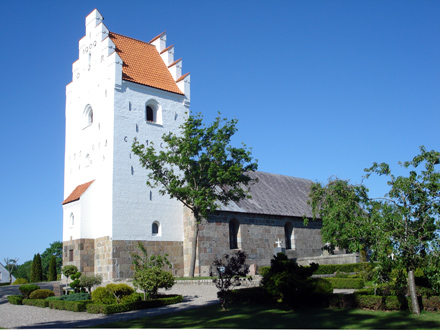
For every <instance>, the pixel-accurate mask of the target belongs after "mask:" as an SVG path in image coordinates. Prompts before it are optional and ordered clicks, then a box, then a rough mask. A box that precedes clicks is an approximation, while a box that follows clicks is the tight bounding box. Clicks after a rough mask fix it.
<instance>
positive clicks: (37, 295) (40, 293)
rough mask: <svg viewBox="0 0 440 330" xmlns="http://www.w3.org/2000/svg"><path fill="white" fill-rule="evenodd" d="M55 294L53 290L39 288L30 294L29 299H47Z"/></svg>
mask: <svg viewBox="0 0 440 330" xmlns="http://www.w3.org/2000/svg"><path fill="white" fill-rule="evenodd" d="M54 295H55V294H54V293H53V291H52V290H49V289H38V290H35V291H32V293H31V294H30V295H29V299H46V298H48V297H53V296H54Z"/></svg>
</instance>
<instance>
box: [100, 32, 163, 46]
mask: <svg viewBox="0 0 440 330" xmlns="http://www.w3.org/2000/svg"><path fill="white" fill-rule="evenodd" d="M108 34H109V35H110V34H114V35H117V36H119V37H124V38H127V39H131V40H134V41H137V42H141V43H143V44H146V45H148V46H151V47H154V46H153V45H150V43H148V42H146V41H142V40H139V39H136V38H132V37H127V36H125V35H123V34H120V33H116V32H112V31H109V32H108Z"/></svg>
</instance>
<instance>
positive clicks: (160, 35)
mask: <svg viewBox="0 0 440 330" xmlns="http://www.w3.org/2000/svg"><path fill="white" fill-rule="evenodd" d="M165 33H167V30H165V31H163V32H162V33H161V34H159V35H158V36H156V37H154V38H153V39H151V40H150V42H149V44H151V43H152V42H153V41H154V40H156V39H158V38H160V37H162V36H163V35H164V34H165Z"/></svg>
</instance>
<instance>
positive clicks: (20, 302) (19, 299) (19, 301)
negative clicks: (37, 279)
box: [7, 295, 23, 305]
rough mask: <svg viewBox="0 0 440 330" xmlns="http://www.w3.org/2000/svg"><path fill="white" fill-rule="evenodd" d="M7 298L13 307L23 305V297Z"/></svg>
mask: <svg viewBox="0 0 440 330" xmlns="http://www.w3.org/2000/svg"><path fill="white" fill-rule="evenodd" d="M7 298H8V301H9V302H10V303H11V304H12V305H23V296H21V295H14V296H8V297H7Z"/></svg>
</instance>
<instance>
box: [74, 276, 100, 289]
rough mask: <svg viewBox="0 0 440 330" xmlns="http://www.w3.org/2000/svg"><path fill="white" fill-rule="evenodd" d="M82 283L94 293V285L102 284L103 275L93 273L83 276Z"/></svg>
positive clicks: (82, 285)
mask: <svg viewBox="0 0 440 330" xmlns="http://www.w3.org/2000/svg"><path fill="white" fill-rule="evenodd" d="M79 280H80V285H81V287H83V288H87V290H88V291H89V293H92V287H93V286H95V285H100V284H101V283H102V276H101V275H92V276H84V275H83V276H81V278H80V279H79Z"/></svg>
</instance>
